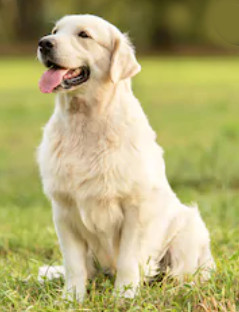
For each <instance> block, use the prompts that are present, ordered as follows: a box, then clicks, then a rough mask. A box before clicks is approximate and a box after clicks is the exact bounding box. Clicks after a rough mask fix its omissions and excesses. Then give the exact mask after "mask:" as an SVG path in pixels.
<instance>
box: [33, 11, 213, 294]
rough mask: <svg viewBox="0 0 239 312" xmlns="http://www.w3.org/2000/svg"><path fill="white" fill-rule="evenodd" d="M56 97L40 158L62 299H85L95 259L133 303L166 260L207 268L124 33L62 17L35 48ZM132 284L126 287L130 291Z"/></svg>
mask: <svg viewBox="0 0 239 312" xmlns="http://www.w3.org/2000/svg"><path fill="white" fill-rule="evenodd" d="M38 58H39V60H40V61H41V62H42V63H43V64H44V65H45V66H47V67H49V69H48V70H47V72H45V73H44V74H43V76H42V78H41V80H40V83H39V84H40V89H41V91H42V92H45V93H49V92H55V93H56V105H55V110H54V113H53V115H52V117H51V118H50V120H49V122H48V123H47V125H46V127H45V129H44V135H43V141H42V143H41V145H40V147H39V154H38V162H39V166H40V172H41V177H42V182H43V186H44V191H45V193H46V195H47V196H48V198H49V199H50V200H51V202H52V207H53V216H54V222H55V226H56V230H57V234H58V238H59V242H60V246H61V250H62V254H63V257H64V266H65V272H66V293H67V294H69V293H70V294H75V295H76V297H77V298H78V300H83V297H84V295H85V288H86V281H87V279H88V278H89V277H91V276H92V275H93V274H94V271H95V267H94V263H95V259H97V261H98V262H99V263H100V265H101V266H102V267H103V268H106V269H108V270H110V272H111V273H112V274H113V273H116V281H115V288H116V290H117V292H118V293H120V294H121V295H123V296H125V297H133V296H134V295H135V293H136V291H137V289H138V287H139V285H140V281H142V279H143V278H150V277H153V276H155V275H156V274H157V273H158V271H159V270H160V268H161V269H162V267H161V266H162V261H163V260H164V259H165V258H167V259H169V262H168V266H169V268H170V272H171V274H172V275H173V276H177V277H182V276H183V275H184V274H187V273H190V274H191V273H194V272H195V271H196V270H198V269H199V268H201V272H202V276H203V278H204V279H205V278H207V277H208V276H209V271H210V270H211V269H212V268H214V261H213V258H212V256H211V252H210V239H209V234H208V231H207V229H206V227H205V224H204V222H203V221H202V219H201V217H200V214H199V212H198V210H197V208H191V207H187V206H185V205H183V204H182V203H180V201H179V200H178V198H177V197H176V195H175V194H174V192H173V191H172V189H171V188H170V186H169V184H168V181H167V178H166V175H165V164H164V160H163V151H162V149H161V148H160V147H159V146H158V144H157V143H156V136H155V133H154V132H153V130H152V129H151V127H150V125H149V123H148V120H147V118H146V116H145V114H144V112H143V110H142V108H141V106H140V103H139V101H138V100H137V99H136V98H135V96H134V95H133V93H132V90H131V77H133V76H135V75H136V74H137V73H138V72H139V71H140V65H139V64H138V62H137V60H136V58H135V55H134V50H133V48H132V45H131V44H130V42H129V39H128V38H127V36H125V35H124V34H122V33H121V32H120V31H119V30H118V29H117V28H116V27H115V26H113V25H111V24H110V23H108V22H106V21H104V20H103V19H101V18H99V17H96V16H92V15H71V16H65V17H63V18H62V19H61V20H60V21H58V22H57V23H56V26H55V27H54V29H53V32H52V34H51V35H48V36H45V37H43V38H42V39H41V40H40V42H39V47H38ZM129 286H130V287H129Z"/></svg>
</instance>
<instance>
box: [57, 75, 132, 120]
mask: <svg viewBox="0 0 239 312" xmlns="http://www.w3.org/2000/svg"><path fill="white" fill-rule="evenodd" d="M132 96H133V93H132V89H131V81H130V79H127V80H122V81H120V82H119V83H117V84H113V83H112V82H111V81H106V82H105V83H102V84H100V86H99V83H97V84H95V85H92V84H91V85H90V87H87V86H82V89H80V90H75V91H72V92H64V93H59V94H57V98H56V111H57V113H58V114H60V115H61V116H62V117H63V118H70V117H71V116H72V115H75V114H83V115H85V117H88V118H92V117H94V116H95V117H99V116H104V115H110V112H111V111H112V110H113V109H114V107H113V106H114V104H115V105H119V103H122V102H124V98H125V99H127V101H128V100H129V98H131V97H132ZM115 109H116V107H115ZM117 109H119V107H117Z"/></svg>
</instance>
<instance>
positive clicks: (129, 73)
mask: <svg viewBox="0 0 239 312" xmlns="http://www.w3.org/2000/svg"><path fill="white" fill-rule="evenodd" d="M140 70H141V66H140V65H139V63H138V62H137V60H136V57H135V54H134V49H133V47H132V45H131V44H130V42H129V39H128V37H127V36H126V35H121V36H119V37H118V38H117V39H116V40H115V43H114V49H113V53H112V56H111V65H110V78H111V80H112V81H113V82H114V83H117V82H119V81H120V80H122V79H126V78H130V77H133V76H135V75H136V74H137V73H138V72H139V71H140Z"/></svg>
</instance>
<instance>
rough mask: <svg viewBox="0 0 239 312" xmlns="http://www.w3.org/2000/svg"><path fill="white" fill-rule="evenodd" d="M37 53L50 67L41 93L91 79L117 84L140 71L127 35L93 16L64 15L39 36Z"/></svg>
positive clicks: (73, 86) (74, 87)
mask: <svg viewBox="0 0 239 312" xmlns="http://www.w3.org/2000/svg"><path fill="white" fill-rule="evenodd" d="M37 54H38V59H39V60H40V61H41V62H42V63H43V64H44V65H45V66H46V67H48V68H49V70H48V71H46V72H45V73H44V74H43V76H42V78H41V80H40V82H39V85H40V89H41V91H42V92H44V93H50V92H55V91H71V90H75V89H76V88H80V87H81V86H82V85H84V86H86V85H87V84H90V83H91V82H93V81H94V82H99V83H102V82H103V81H107V80H109V79H110V80H111V81H112V82H113V83H117V82H119V81H120V80H121V79H126V78H130V77H132V76H134V75H135V74H136V73H138V72H139V71H140V65H139V64H138V63H137V61H136V58H135V56H134V51H133V48H132V46H131V45H130V44H129V41H128V39H127V37H126V36H125V35H123V34H122V33H121V32H120V31H119V30H118V29H117V28H116V27H115V26H113V25H111V24H110V23H108V22H106V21H105V20H103V19H102V18H99V17H96V16H93V15H69V16H65V17H63V18H62V19H61V20H60V21H58V22H57V23H56V25H55V27H54V28H53V31H52V34H51V35H48V36H45V37H43V38H41V40H40V41H39V46H38V51H37Z"/></svg>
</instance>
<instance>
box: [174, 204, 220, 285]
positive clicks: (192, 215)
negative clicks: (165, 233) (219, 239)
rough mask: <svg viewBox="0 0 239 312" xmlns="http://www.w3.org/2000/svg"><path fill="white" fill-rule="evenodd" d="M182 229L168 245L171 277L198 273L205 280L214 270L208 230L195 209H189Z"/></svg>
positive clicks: (180, 277)
mask: <svg viewBox="0 0 239 312" xmlns="http://www.w3.org/2000/svg"><path fill="white" fill-rule="evenodd" d="M187 214H188V216H187V221H186V222H185V225H184V227H183V228H182V229H181V230H180V232H179V233H178V235H177V236H176V237H175V238H174V239H173V241H172V242H171V244H170V247H169V251H170V256H171V275H173V276H176V277H177V278H179V279H182V278H183V276H184V275H185V274H194V273H196V272H197V271H199V274H200V279H201V280H202V281H203V280H206V279H208V278H209V277H210V272H211V270H213V269H214V268H215V264H214V260H213V257H212V255H211V251H210V238H209V233H208V230H207V228H206V226H205V224H204V222H203V220H202V218H201V216H200V214H199V212H198V210H197V209H196V208H189V210H188V212H187Z"/></svg>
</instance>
